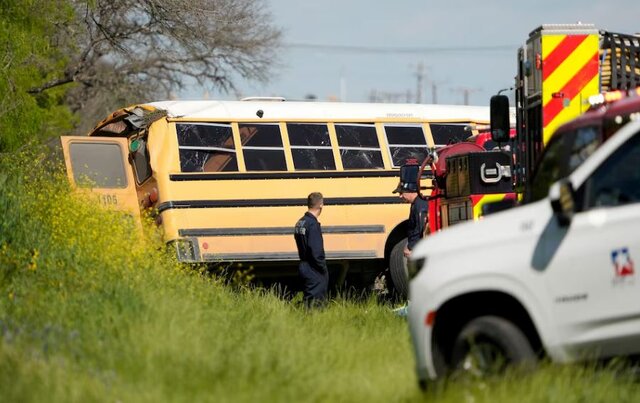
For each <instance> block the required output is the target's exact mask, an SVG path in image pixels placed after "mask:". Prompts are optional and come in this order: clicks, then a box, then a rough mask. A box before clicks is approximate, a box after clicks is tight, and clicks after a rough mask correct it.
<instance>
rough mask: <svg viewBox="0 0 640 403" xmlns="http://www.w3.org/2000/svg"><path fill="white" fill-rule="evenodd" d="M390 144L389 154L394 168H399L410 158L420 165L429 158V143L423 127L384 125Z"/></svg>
mask: <svg viewBox="0 0 640 403" xmlns="http://www.w3.org/2000/svg"><path fill="white" fill-rule="evenodd" d="M384 131H385V134H386V136H387V143H388V144H389V153H390V154H391V162H392V164H393V167H394V168H399V167H401V166H402V165H404V163H405V162H406V160H407V159H409V158H415V159H416V160H418V162H419V163H421V162H422V161H424V159H425V157H426V156H427V152H428V150H427V141H426V139H425V137H424V131H423V130H422V126H419V125H384Z"/></svg>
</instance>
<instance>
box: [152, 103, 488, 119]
mask: <svg viewBox="0 0 640 403" xmlns="http://www.w3.org/2000/svg"><path fill="white" fill-rule="evenodd" d="M140 106H143V107H145V106H146V107H152V108H155V109H162V110H165V111H166V112H167V117H168V118H169V119H172V120H189V119H197V120H202V119H242V120H245V119H256V120H283V119H313V120H316V119H319V120H327V121H334V120H352V121H354V120H355V121H357V120H362V121H370V120H376V119H402V120H411V119H415V120H430V121H450V122H451V121H460V122H469V121H473V122H488V121H489V107H483V106H461V105H424V104H382V103H348V102H295V101H294V102H289V101H284V102H274V101H161V102H152V103H149V104H145V105H140ZM258 111H262V113H258ZM260 115H262V116H260Z"/></svg>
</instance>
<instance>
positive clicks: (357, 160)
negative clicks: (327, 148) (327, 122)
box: [335, 124, 384, 169]
mask: <svg viewBox="0 0 640 403" xmlns="http://www.w3.org/2000/svg"><path fill="white" fill-rule="evenodd" d="M335 128H336V135H337V137H338V145H339V146H340V157H341V158H342V166H343V167H344V169H377V168H384V163H383V161H382V152H381V151H380V144H379V143H378V135H377V134H376V127H375V125H373V124H336V125H335Z"/></svg>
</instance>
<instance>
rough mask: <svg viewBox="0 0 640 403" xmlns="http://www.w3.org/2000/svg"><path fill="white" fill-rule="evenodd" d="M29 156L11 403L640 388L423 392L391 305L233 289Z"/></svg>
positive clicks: (2, 314) (20, 184) (2, 199)
mask: <svg viewBox="0 0 640 403" xmlns="http://www.w3.org/2000/svg"><path fill="white" fill-rule="evenodd" d="M33 161H41V157H39V156H38V154H34V153H31V152H25V153H24V154H23V155H21V156H12V157H5V159H4V160H0V168H1V169H0V217H2V220H0V270H1V271H0V395H1V397H2V400H3V401H21V402H29V401H34V402H39V401H51V402H55V401H64V402H70V401H82V402H85V401H110V402H113V401H123V402H129V401H136V402H138V401H143V402H144V401H150V402H151V401H152V402H157V401H267V402H268V401H346V402H359V401H374V402H393V401H422V400H438V401H452V402H459V401H472V402H476V401H478V402H480V401H514V400H517V401H569V402H573V401H575V402H578V401H590V402H591V401H629V400H633V399H635V397H636V396H638V392H640V386H639V385H638V384H637V383H634V382H633V381H632V380H631V379H629V378H628V377H627V376H625V375H623V373H622V372H621V371H620V370H618V369H617V368H609V369H605V370H600V369H597V368H592V367H583V366H574V367H561V366H558V367H556V366H550V365H548V366H546V367H545V368H543V369H542V370H540V371H537V372H535V373H532V374H521V373H513V374H508V375H507V376H506V377H504V378H493V379H472V378H461V379H455V380H454V379H451V380H449V381H445V382H442V383H437V384H432V385H430V387H431V389H430V390H429V391H428V392H427V393H426V395H425V394H423V393H422V392H421V391H420V390H419V389H418V388H417V386H416V378H415V375H414V372H413V364H414V363H413V359H412V352H411V345H410V341H409V334H408V331H407V326H406V323H405V321H404V320H403V319H402V318H399V317H397V316H395V315H393V314H392V313H391V312H390V310H389V309H388V308H387V307H386V306H383V305H379V304H378V303H376V301H374V300H368V301H365V302H361V303H356V302H352V301H348V300H345V299H337V300H334V301H332V302H331V304H330V305H329V306H328V307H327V308H326V309H324V310H319V311H307V310H305V309H303V308H301V307H299V306H298V305H296V304H295V303H292V302H287V301H285V300H283V299H282V298H280V297H279V296H278V293H276V292H274V291H269V290H251V289H248V288H246V287H234V288H229V287H227V286H225V285H224V284H223V283H222V282H221V281H218V280H217V279H216V278H215V277H210V276H207V275H205V274H204V272H203V271H199V270H195V269H192V268H189V267H185V266H182V265H180V264H179V263H178V262H176V261H175V259H174V258H172V256H171V255H169V254H166V253H164V249H163V248H162V244H161V242H160V241H159V239H158V238H157V237H155V236H150V237H144V236H142V234H141V232H139V231H138V230H137V229H136V227H135V225H133V224H132V223H131V221H130V220H128V219H126V217H125V216H123V215H121V214H119V213H115V212H110V211H106V210H103V209H101V208H100V207H99V206H98V205H96V204H94V203H93V202H92V200H93V199H92V198H86V197H84V196H82V195H81V194H80V195H78V194H74V193H73V192H71V191H70V189H69V186H68V185H67V182H66V180H65V178H64V175H63V174H62V172H60V171H59V170H55V169H53V170H51V169H49V168H48V167H47V166H43V164H41V163H38V164H34V163H33ZM34 166H38V168H39V169H38V170H37V172H34V169H33V167H34ZM42 168H46V169H42ZM146 233H148V234H152V235H153V234H155V233H154V232H153V231H151V229H150V228H148V229H147V232H146Z"/></svg>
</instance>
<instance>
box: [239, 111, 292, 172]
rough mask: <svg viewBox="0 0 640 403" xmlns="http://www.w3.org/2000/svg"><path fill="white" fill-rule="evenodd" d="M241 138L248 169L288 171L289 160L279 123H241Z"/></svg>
mask: <svg viewBox="0 0 640 403" xmlns="http://www.w3.org/2000/svg"><path fill="white" fill-rule="evenodd" d="M238 127H239V128H240V140H241V141H242V153H243V154H244V163H245V166H246V168H247V171H286V170H287V162H286V160H285V157H284V147H283V145H282V136H281V134H280V126H279V125H278V124H277V123H272V124H262V123H260V124H256V123H240V124H239V125H238Z"/></svg>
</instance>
